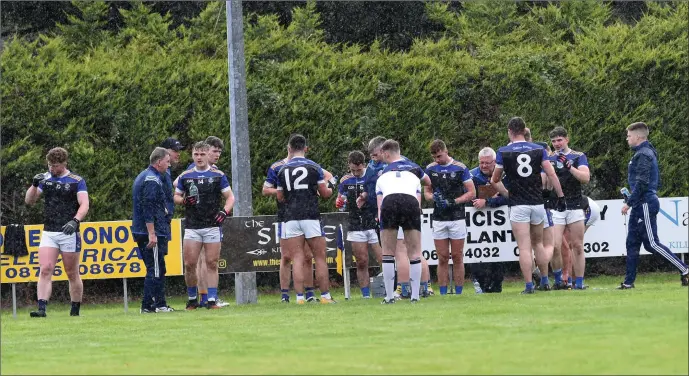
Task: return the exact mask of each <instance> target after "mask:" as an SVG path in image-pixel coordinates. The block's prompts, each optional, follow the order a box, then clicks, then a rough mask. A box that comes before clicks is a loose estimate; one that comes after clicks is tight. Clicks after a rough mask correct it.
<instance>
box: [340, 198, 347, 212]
mask: <svg viewBox="0 0 689 376" xmlns="http://www.w3.org/2000/svg"><path fill="white" fill-rule="evenodd" d="M342 201H344V205H342V207H341V208H339V209H338V210H339V211H341V212H345V211H347V196H342Z"/></svg>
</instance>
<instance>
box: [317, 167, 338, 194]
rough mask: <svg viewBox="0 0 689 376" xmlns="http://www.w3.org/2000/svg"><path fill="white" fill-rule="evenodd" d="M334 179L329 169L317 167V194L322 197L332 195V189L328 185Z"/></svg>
mask: <svg viewBox="0 0 689 376" xmlns="http://www.w3.org/2000/svg"><path fill="white" fill-rule="evenodd" d="M333 179H334V177H333V174H331V173H330V172H329V171H327V170H325V169H323V168H318V194H319V195H320V196H321V197H323V198H328V197H330V196H332V195H333V190H332V189H331V188H330V187H329V186H328V185H329V183H330V184H332V180H333Z"/></svg>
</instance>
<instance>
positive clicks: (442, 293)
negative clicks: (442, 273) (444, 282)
mask: <svg viewBox="0 0 689 376" xmlns="http://www.w3.org/2000/svg"><path fill="white" fill-rule="evenodd" d="M440 295H447V286H440Z"/></svg>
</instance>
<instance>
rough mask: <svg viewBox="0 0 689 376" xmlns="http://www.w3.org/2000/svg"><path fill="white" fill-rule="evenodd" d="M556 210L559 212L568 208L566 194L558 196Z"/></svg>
mask: <svg viewBox="0 0 689 376" xmlns="http://www.w3.org/2000/svg"><path fill="white" fill-rule="evenodd" d="M555 210H557V211H559V212H563V211H565V210H567V202H565V196H562V197H558V198H557V202H555Z"/></svg>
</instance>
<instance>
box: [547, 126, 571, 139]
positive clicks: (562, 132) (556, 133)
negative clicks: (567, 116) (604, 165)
mask: <svg viewBox="0 0 689 376" xmlns="http://www.w3.org/2000/svg"><path fill="white" fill-rule="evenodd" d="M548 137H550V138H551V139H552V138H556V137H567V130H566V129H565V128H564V127H555V128H553V130H552V131H550V132H548Z"/></svg>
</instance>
